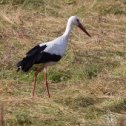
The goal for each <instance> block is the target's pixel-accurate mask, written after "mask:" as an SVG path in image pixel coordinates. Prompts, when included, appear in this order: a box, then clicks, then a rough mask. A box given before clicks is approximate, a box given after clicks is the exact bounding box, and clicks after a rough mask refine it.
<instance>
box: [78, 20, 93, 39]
mask: <svg viewBox="0 0 126 126" xmlns="http://www.w3.org/2000/svg"><path fill="white" fill-rule="evenodd" d="M78 27H79V28H80V29H81V30H82V31H83V32H85V33H86V34H87V35H88V36H89V37H91V35H90V34H89V33H88V32H87V30H86V29H85V28H84V27H83V25H82V24H81V23H80V22H79V24H78Z"/></svg>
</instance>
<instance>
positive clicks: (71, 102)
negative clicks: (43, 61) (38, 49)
mask: <svg viewBox="0 0 126 126" xmlns="http://www.w3.org/2000/svg"><path fill="white" fill-rule="evenodd" d="M71 15H77V16H78V17H79V18H80V20H81V22H82V24H84V25H85V27H86V29H87V30H88V31H89V33H90V34H91V35H92V38H89V37H87V36H86V35H85V34H84V33H83V32H81V31H80V30H79V29H78V28H77V27H74V29H73V31H72V33H71V36H70V39H69V42H68V48H67V52H66V54H65V56H64V58H63V59H62V60H61V61H60V62H59V63H58V64H57V65H56V66H53V67H50V68H49V69H48V79H49V86H50V93H51V98H50V99H49V98H48V96H47V93H46V90H45V85H44V84H43V73H41V74H40V75H39V77H38V80H37V89H36V92H37V93H38V97H35V98H34V99H32V98H31V90H32V84H33V76H34V73H33V71H30V72H29V73H22V72H18V73H17V72H16V63H17V62H18V61H19V60H20V59H21V58H23V57H24V56H25V53H26V52H27V51H28V50H29V49H30V48H31V47H33V46H35V45H36V44H38V43H42V42H46V41H49V40H52V39H54V38H56V37H58V36H60V35H62V34H63V32H64V30H65V27H66V22H67V19H68V18H69V17H70V16H71ZM0 104H1V105H3V109H4V110H3V113H4V114H3V118H4V125H5V126H125V125H126V121H125V120H126V0H109V1H108V0H0Z"/></svg>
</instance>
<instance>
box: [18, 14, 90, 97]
mask: <svg viewBox="0 0 126 126" xmlns="http://www.w3.org/2000/svg"><path fill="white" fill-rule="evenodd" d="M74 25H75V26H77V27H79V28H80V29H81V30H82V31H83V32H85V33H86V35H88V36H89V37H91V35H90V34H89V33H88V32H87V30H86V29H85V27H84V26H83V25H82V23H81V22H80V19H79V18H78V17H77V16H70V17H69V19H68V21H67V25H66V29H65V32H64V33H63V34H62V35H61V36H60V37H58V38H56V39H54V40H52V41H49V42H45V43H40V44H37V45H36V46H35V47H33V48H31V49H30V50H29V51H28V52H27V53H26V56H25V57H24V58H23V59H22V60H21V61H19V62H18V63H17V71H20V70H21V71H23V72H28V71H29V70H30V69H31V68H34V83H33V89H32V97H34V94H35V88H36V80H37V75H38V74H39V73H40V72H41V71H44V83H45V86H46V90H47V94H48V97H49V98H50V92H49V86H48V81H47V67H49V66H52V65H55V64H56V63H57V62H58V61H60V60H61V58H62V57H63V56H64V54H65V52H66V48H67V43H68V39H69V36H70V32H71V30H72V28H73V26H74Z"/></svg>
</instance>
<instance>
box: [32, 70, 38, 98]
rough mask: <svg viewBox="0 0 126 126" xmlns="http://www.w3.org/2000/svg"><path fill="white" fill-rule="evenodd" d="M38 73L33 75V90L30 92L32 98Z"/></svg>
mask: <svg viewBox="0 0 126 126" xmlns="http://www.w3.org/2000/svg"><path fill="white" fill-rule="evenodd" d="M37 75H38V71H36V72H35V73H34V84H33V90H32V97H34V94H35V87H36V79H37Z"/></svg>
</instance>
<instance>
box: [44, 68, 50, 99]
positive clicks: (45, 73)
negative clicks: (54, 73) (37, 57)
mask: <svg viewBox="0 0 126 126" xmlns="http://www.w3.org/2000/svg"><path fill="white" fill-rule="evenodd" d="M44 82H45V85H46V90H47V93H48V96H49V98H50V93H49V87H48V82H47V70H46V68H45V69H44Z"/></svg>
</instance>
